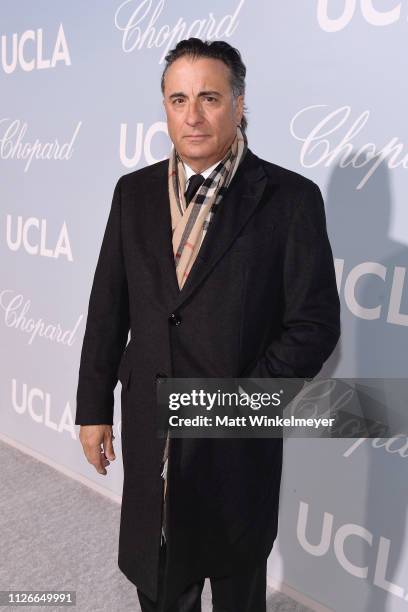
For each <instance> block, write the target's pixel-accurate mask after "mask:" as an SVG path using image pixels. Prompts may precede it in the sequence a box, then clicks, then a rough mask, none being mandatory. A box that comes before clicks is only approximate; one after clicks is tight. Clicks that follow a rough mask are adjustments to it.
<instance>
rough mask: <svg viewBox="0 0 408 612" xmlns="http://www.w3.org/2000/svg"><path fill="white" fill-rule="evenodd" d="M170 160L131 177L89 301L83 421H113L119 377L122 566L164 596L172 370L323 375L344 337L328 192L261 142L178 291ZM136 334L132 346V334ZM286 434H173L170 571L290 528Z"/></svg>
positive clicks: (121, 192)
mask: <svg viewBox="0 0 408 612" xmlns="http://www.w3.org/2000/svg"><path fill="white" fill-rule="evenodd" d="M167 175H168V160H164V161H161V162H158V163H156V164H153V165H151V166H148V167H146V168H143V169H141V170H137V171H135V172H131V173H129V174H126V175H124V176H122V177H121V178H120V179H119V181H118V183H117V185H116V187H115V191H114V195H113V200H112V206H111V209H110V214H109V219H108V222H107V226H106V230H105V234H104V237H103V242H102V246H101V251H100V254H99V258H98V262H97V266H96V270H95V274H94V279H93V285H92V290H91V294H90V299H89V306H88V315H87V322H86V329H85V336H84V340H83V345H82V352H81V362H80V367H79V380H78V389H77V411H76V420H75V423H76V424H84V425H87V424H101V423H107V424H112V423H113V403H114V396H113V391H114V388H115V386H116V384H117V381H118V379H119V380H120V381H121V383H122V391H121V419H122V421H121V425H122V453H123V467H124V483H123V496H122V510H121V523H120V537H119V558H118V563H119V567H120V569H121V570H122V571H123V572H124V574H125V575H126V576H127V577H128V578H129V579H130V580H131V581H132V582H133V583H134V584H136V585H137V586H138V587H139V588H140V589H141V590H142V591H143V592H145V593H146V595H147V596H148V597H150V598H151V599H155V598H156V595H157V569H158V560H159V547H160V539H161V515H162V496H163V479H162V478H161V475H160V473H161V468H162V455H163V448H164V438H160V437H159V436H158V435H157V427H156V425H157V421H156V418H157V411H156V385H157V382H156V381H157V380H160V379H161V378H162V377H165V376H175V377H187V378H190V377H238V376H246V377H257V378H264V377H286V376H287V377H313V376H315V375H316V374H317V373H318V371H319V370H320V369H321V367H322V365H323V363H324V361H325V360H326V359H327V358H328V357H329V355H330V354H331V352H332V351H333V349H334V347H335V345H336V343H337V341H338V338H339V334H340V323H339V310H340V308H339V298H338V293H337V287H336V281H335V273H334V265H333V257H332V252H331V247H330V243H329V240H328V236H327V232H326V220H325V211H324V204H323V200H322V196H321V192H320V190H319V187H318V186H317V185H316V184H315V183H314V182H312V181H311V180H309V179H307V178H305V177H303V176H302V175H300V174H297V173H295V172H292V171H290V170H287V169H285V168H282V167H280V166H277V165H275V164H272V163H270V162H267V161H265V160H262V159H260V158H259V157H257V156H256V155H255V154H254V153H252V152H251V150H250V149H248V151H247V153H246V155H245V158H244V159H243V161H242V163H241V164H240V166H239V168H238V170H237V172H236V174H235V176H234V178H233V180H232V181H231V184H230V186H229V188H228V190H227V192H226V194H225V196H224V198H223V200H222V201H221V203H220V205H219V207H218V209H217V212H216V214H215V215H214V218H213V220H212V222H211V224H210V226H209V228H208V231H207V234H206V237H205V239H204V242H203V244H202V246H201V249H200V251H199V254H198V257H197V259H196V261H195V263H194V266H193V268H192V270H191V272H190V274H189V277H188V279H187V281H186V283H185V285H184V287H183V288H182V290H181V291H180V290H179V288H178V284H177V278H176V272H175V267H174V260H173V249H172V241H171V217H170V204H169V197H168V183H167ZM129 329H130V331H131V339H130V342H129V343H128V344H127V346H126V342H127V338H128V331H129ZM281 468H282V440H281V439H279V438H275V439H245V438H242V439H230V438H229V439H204V438H200V439H195V440H191V439H171V442H170V459H169V468H168V495H167V504H168V505H167V524H168V525H167V526H168V567H167V570H168V572H169V584H170V589H169V591H168V593H167V597H168V601H170V600H172V598H174V597H175V596H176V595H177V594H178V593H179V592H180V591H181V590H183V588H184V587H186V586H187V585H188V583H190V582H192V581H193V580H196V579H198V578H200V577H203V576H210V575H211V576H217V575H219V576H222V575H226V574H228V573H230V572H232V571H235V570H236V569H238V568H244V567H245V566H249V565H251V564H252V563H255V562H259V561H260V560H261V559H262V558H263V557H265V556H267V555H268V554H269V553H270V551H271V549H272V545H273V542H274V539H275V537H276V534H277V526H278V502H279V488H280V480H281Z"/></svg>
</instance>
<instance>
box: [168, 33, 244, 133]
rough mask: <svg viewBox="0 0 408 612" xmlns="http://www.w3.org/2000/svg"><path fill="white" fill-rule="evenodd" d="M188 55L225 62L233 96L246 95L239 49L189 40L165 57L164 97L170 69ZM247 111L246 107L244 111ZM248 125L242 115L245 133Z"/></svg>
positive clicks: (179, 44) (225, 43)
mask: <svg viewBox="0 0 408 612" xmlns="http://www.w3.org/2000/svg"><path fill="white" fill-rule="evenodd" d="M185 55H188V56H190V57H192V58H197V57H209V58H211V59H218V60H221V61H222V62H224V64H225V65H226V66H227V67H228V68H229V71H230V83H231V89H232V95H233V97H234V98H237V97H238V96H239V95H245V74H246V68H245V64H244V63H243V61H242V59H241V54H240V52H239V51H238V49H235V47H231V45H229V44H228V43H227V42H225V41H223V40H214V41H213V42H209V41H207V40H206V41H203V40H201V39H200V38H188V39H186V40H181V41H180V42H179V43H178V44H177V45H176V46H175V47H174V49H172V50H171V51H169V53H168V54H167V55H166V57H165V61H166V65H165V67H164V70H163V74H162V77H161V90H162V94H163V95H164V77H165V76H166V72H167V70H168V69H169V67H170V66H171V65H172V63H173V62H175V61H176V60H177V59H179V58H180V57H183V56H185ZM245 110H247V109H246V108H245V105H244V111H245ZM247 125H248V120H247V118H246V116H245V112H244V113H243V115H242V120H241V129H242V131H243V132H245V130H246V127H247Z"/></svg>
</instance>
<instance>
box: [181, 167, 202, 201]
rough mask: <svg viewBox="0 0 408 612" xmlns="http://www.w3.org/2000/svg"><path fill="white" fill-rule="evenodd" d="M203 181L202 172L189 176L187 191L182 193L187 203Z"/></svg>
mask: <svg viewBox="0 0 408 612" xmlns="http://www.w3.org/2000/svg"><path fill="white" fill-rule="evenodd" d="M203 183H204V177H203V176H202V174H193V175H192V176H191V177H190V180H189V182H188V187H187V191H186V193H185V194H184V195H185V198H186V203H187V204H189V203H190V202H191V200H192V199H193V198H194V196H195V194H196V192H197V190H198V188H199V187H200V185H202V184H203Z"/></svg>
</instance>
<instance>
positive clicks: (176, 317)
mask: <svg viewBox="0 0 408 612" xmlns="http://www.w3.org/2000/svg"><path fill="white" fill-rule="evenodd" d="M169 321H170V323H171V324H172V325H180V323H181V317H180V315H178V314H176V313H175V312H172V313H171V315H170V316H169Z"/></svg>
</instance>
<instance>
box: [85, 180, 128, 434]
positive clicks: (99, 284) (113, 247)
mask: <svg viewBox="0 0 408 612" xmlns="http://www.w3.org/2000/svg"><path fill="white" fill-rule="evenodd" d="M128 332H129V296H128V286H127V278H126V272H125V266H124V260H123V251H122V234H121V179H119V180H118V182H117V184H116V187H115V190H114V193H113V198H112V204H111V209H110V213H109V217H108V222H107V225H106V228H105V233H104V236H103V240H102V246H101V249H100V253H99V257H98V261H97V265H96V269H95V273H94V278H93V283H92V289H91V294H90V298H89V304H88V314H87V320H86V327H85V335H84V339H83V344H82V351H81V358H80V366H79V376H78V388H77V395H76V418H75V424H76V425H97V424H108V425H112V424H113V408H114V395H113V391H114V388H115V387H116V384H117V382H118V378H117V370H118V365H119V361H120V358H121V355H122V353H123V350H124V348H125V346H126V341H127V336H128Z"/></svg>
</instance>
